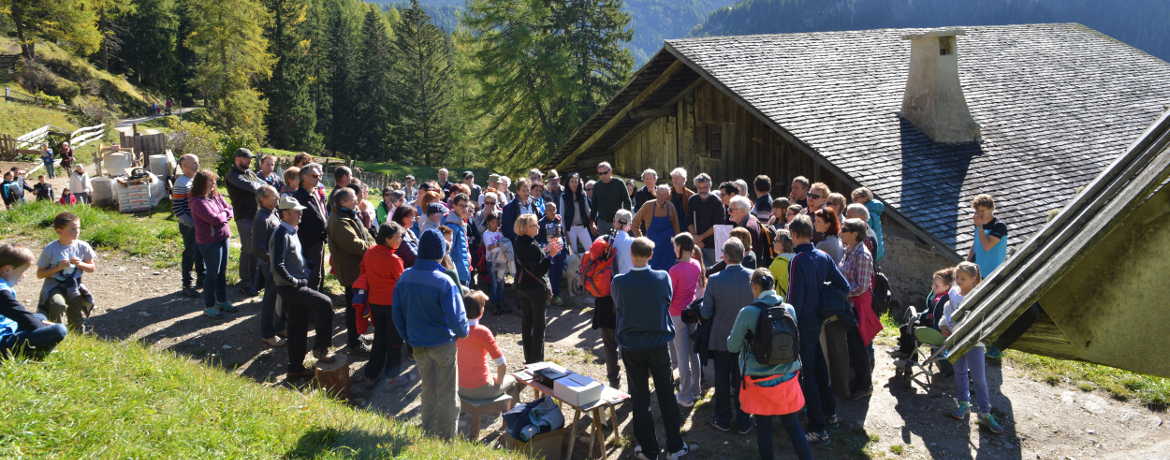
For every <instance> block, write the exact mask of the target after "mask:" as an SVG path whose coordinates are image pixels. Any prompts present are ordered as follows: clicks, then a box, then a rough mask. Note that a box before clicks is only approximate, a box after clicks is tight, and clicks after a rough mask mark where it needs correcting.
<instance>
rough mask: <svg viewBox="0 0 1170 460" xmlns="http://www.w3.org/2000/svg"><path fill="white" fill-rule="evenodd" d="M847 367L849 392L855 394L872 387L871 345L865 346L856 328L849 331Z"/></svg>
mask: <svg viewBox="0 0 1170 460" xmlns="http://www.w3.org/2000/svg"><path fill="white" fill-rule="evenodd" d="M848 339H849V367H850V368H851V371H852V372H851V373H850V375H851V376H852V379H850V382H849V393H850V394H851V395H852V394H855V393H858V392H862V391H867V390H869V389H870V388H872V387H873V362H872V357H871V356H870V353H871V352H872V350H873V347H866V346H865V342H863V341H862V340H861V332H860V331H859V330H858V329H857V328H856V327H854V328H852V330H850V331H849V335H848Z"/></svg>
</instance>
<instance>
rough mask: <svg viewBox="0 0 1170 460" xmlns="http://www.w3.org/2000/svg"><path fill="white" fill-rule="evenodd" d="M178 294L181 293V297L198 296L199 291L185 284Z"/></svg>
mask: <svg viewBox="0 0 1170 460" xmlns="http://www.w3.org/2000/svg"><path fill="white" fill-rule="evenodd" d="M179 294H181V295H182V296H183V297H190V298H195V297H199V291H197V290H195V288H194V287H193V286H187V287H185V288H183V290H182V291H180V292H179Z"/></svg>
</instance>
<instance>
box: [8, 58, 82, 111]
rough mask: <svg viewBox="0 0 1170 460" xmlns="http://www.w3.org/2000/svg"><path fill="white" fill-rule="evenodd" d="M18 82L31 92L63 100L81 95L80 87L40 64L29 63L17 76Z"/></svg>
mask: <svg viewBox="0 0 1170 460" xmlns="http://www.w3.org/2000/svg"><path fill="white" fill-rule="evenodd" d="M17 81H18V82H19V83H20V84H21V86H24V87H25V88H29V90H30V91H38V92H44V93H45V94H48V95H51V96H57V97H59V98H61V100H66V101H67V100H72V99H73V98H75V97H77V95H78V94H81V87H80V86H78V85H77V84H76V83H73V82H71V81H69V80H67V79H64V78H61V77H59V76H57V74H54V73H53V72H52V71H51V70H49V69H48V68H46V67H45V66H44V65H42V64H41V63H40V62H32V63H27V64H26V65H25V66H24V70H22V71H21V72H20V74H19V75H17Z"/></svg>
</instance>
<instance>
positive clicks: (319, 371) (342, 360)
mask: <svg viewBox="0 0 1170 460" xmlns="http://www.w3.org/2000/svg"><path fill="white" fill-rule="evenodd" d="M313 373H314V375H315V378H316V381H317V385H318V386H320V387H321V389H323V390H325V392H326V393H329V394H330V395H331V396H335V397H337V398H340V399H348V398H349V365H348V359H347V358H346V357H345V356H336V357H335V359H334V360H333V361H332V362H329V363H325V362H321V361H317V363H316V364H314V365H313Z"/></svg>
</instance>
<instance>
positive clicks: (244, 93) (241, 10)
mask: <svg viewBox="0 0 1170 460" xmlns="http://www.w3.org/2000/svg"><path fill="white" fill-rule="evenodd" d="M188 3H189V4H190V9H191V10H192V11H198V12H199V13H200V15H201V16H200V17H199V18H197V19H196V20H195V21H193V23H192V26H191V34H190V35H188V36H187V38H186V42H187V46H188V47H190V49H191V50H192V52H194V54H195V56H196V64H195V70H194V75H193V77H192V78H191V82H190V84H191V86H192V88H193V89H194V91H196V92H197V93H199V94H201V95H202V96H203V97H204V99H205V100H206V103H207V104H206V105H207V108H208V116H209V118H210V120H211V122H212V123H213V124H214V125H215V126H218V127H219V128H221V129H223V130H224V131H227V132H231V133H233V134H238V135H243V136H247V137H249V138H251V139H252V140H253V141H259V140H262V139H264V138H265V135H264V134H265V127H264V120H265V116H266V114H267V112H268V103H267V101H265V100H264V99H263V98H262V97H261V94H260V91H258V90H256V88H255V86H254V85H255V84H256V83H258V82H260V81H263V80H264V79H266V78H268V77H270V76H271V75H272V64H273V57H272V55H271V54H269V53H268V40H267V39H266V38H264V27H265V25H266V24H268V21H270V20H271V16H270V15H269V14H268V11H267V10H266V9H265V8H264V6H263V5H261V4H260V2H259V0H235V1H231V2H225V1H223V0H189V1H188Z"/></svg>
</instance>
